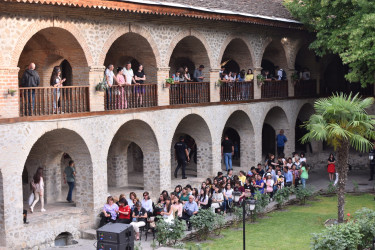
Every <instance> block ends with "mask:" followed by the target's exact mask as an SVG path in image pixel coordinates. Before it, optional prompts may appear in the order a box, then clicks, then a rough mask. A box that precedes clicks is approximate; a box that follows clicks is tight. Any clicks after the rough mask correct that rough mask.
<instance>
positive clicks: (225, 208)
mask: <svg viewBox="0 0 375 250" xmlns="http://www.w3.org/2000/svg"><path fill="white" fill-rule="evenodd" d="M232 202H233V200H232V198H228V199H225V198H224V211H226V210H227V208H229V203H232Z"/></svg>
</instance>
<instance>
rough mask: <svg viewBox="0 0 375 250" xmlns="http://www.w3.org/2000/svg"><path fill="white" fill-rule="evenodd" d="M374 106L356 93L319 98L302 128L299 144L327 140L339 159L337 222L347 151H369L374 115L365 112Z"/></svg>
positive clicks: (341, 215)
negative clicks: (302, 134) (304, 129)
mask: <svg viewBox="0 0 375 250" xmlns="http://www.w3.org/2000/svg"><path fill="white" fill-rule="evenodd" d="M373 103H374V98H372V97H370V98H366V99H361V98H360V97H359V96H358V94H356V95H355V96H354V97H352V94H349V96H347V95H346V94H343V93H340V94H338V93H337V94H333V95H332V96H331V97H328V98H322V99H318V100H317V101H316V102H315V104H314V108H315V112H316V113H315V114H314V115H312V116H311V117H310V119H309V120H308V121H306V122H305V123H304V125H303V127H304V128H306V129H307V131H308V132H307V134H305V135H304V136H303V137H302V142H303V143H305V142H307V141H311V140H316V141H327V142H328V144H329V145H331V146H333V148H334V150H335V152H336V155H337V157H338V166H337V171H338V174H339V182H338V190H337V200H338V222H339V223H342V222H343V221H344V206H345V185H346V181H347V174H348V156H349V148H350V146H351V147H353V148H354V149H355V150H357V151H360V152H368V151H369V150H370V149H371V147H372V143H371V140H373V139H374V138H375V132H374V126H375V116H373V115H368V114H367V112H366V109H367V108H369V107H370V106H371V105H372V104H373Z"/></svg>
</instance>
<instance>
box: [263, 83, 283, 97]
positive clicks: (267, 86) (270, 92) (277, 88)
mask: <svg viewBox="0 0 375 250" xmlns="http://www.w3.org/2000/svg"><path fill="white" fill-rule="evenodd" d="M280 97H288V81H277V80H276V81H264V83H263V84H262V99H263V98H280Z"/></svg>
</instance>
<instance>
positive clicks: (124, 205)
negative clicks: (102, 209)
mask: <svg viewBox="0 0 375 250" xmlns="http://www.w3.org/2000/svg"><path fill="white" fill-rule="evenodd" d="M118 203H119V205H120V206H119V208H118V219H119V220H118V222H119V223H124V224H130V222H131V221H130V215H131V208H130V206H129V205H128V202H127V201H126V199H125V198H122V199H121V200H119V202H118Z"/></svg>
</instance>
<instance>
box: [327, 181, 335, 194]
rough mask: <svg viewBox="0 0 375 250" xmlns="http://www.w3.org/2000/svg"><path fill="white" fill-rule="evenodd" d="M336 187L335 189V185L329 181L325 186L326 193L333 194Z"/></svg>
mask: <svg viewBox="0 0 375 250" xmlns="http://www.w3.org/2000/svg"><path fill="white" fill-rule="evenodd" d="M336 189H337V188H336V186H335V185H333V183H332V182H330V183H329V185H328V188H327V193H328V194H335V193H336Z"/></svg>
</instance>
